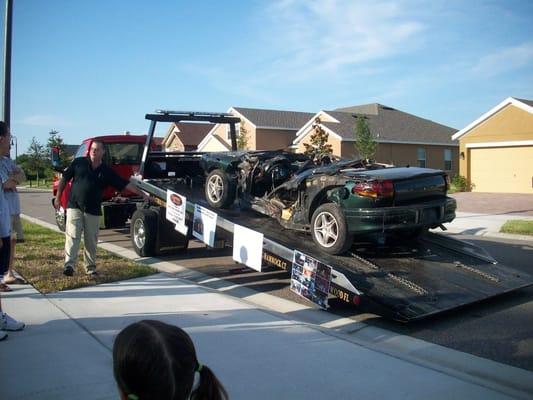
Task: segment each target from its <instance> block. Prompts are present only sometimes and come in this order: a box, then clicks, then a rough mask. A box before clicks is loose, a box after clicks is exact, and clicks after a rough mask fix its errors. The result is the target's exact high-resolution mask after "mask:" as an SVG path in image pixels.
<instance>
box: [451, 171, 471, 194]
mask: <svg viewBox="0 0 533 400" xmlns="http://www.w3.org/2000/svg"><path fill="white" fill-rule="evenodd" d="M474 187H475V185H474V184H473V183H469V182H468V180H467V179H466V178H465V177H464V176H462V175H455V176H454V177H453V179H452V182H451V188H450V189H451V190H452V191H456V192H470V191H471V190H472V189H473V188H474Z"/></svg>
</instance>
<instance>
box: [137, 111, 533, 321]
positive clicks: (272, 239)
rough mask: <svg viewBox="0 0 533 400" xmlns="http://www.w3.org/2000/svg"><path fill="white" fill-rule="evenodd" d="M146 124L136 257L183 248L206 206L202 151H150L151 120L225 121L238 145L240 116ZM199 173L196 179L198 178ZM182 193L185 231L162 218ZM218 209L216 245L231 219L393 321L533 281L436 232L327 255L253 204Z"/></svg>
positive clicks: (275, 256) (274, 256) (230, 230)
mask: <svg viewBox="0 0 533 400" xmlns="http://www.w3.org/2000/svg"><path fill="white" fill-rule="evenodd" d="M146 119H147V120H149V121H150V128H149V131H148V135H147V137H146V142H145V146H144V150H143V154H142V158H141V165H140V168H139V173H138V174H136V175H134V176H133V177H132V178H131V182H132V183H133V184H134V185H136V186H137V187H138V188H139V189H141V190H143V191H145V192H147V193H149V194H150V195H151V196H152V197H153V201H152V203H151V204H146V203H145V204H143V205H142V206H140V207H139V208H138V209H137V210H136V211H135V212H134V214H133V216H132V218H131V225H130V233H131V240H132V244H133V247H134V249H135V251H136V252H137V254H138V255H139V256H155V255H157V254H160V253H163V252H166V251H174V252H186V251H187V248H188V244H189V241H190V240H191V239H192V236H191V227H192V225H193V223H192V222H193V213H194V210H195V206H197V205H199V206H201V207H203V208H205V209H210V206H209V203H208V202H207V201H206V199H205V194H204V184H205V176H204V177H203V179H201V177H200V175H201V174H202V173H203V171H202V170H201V168H200V160H201V157H202V154H204V153H202V152H161V151H153V150H152V146H151V145H150V144H151V141H152V137H153V135H154V132H155V128H156V124H157V123H178V122H184V121H188V122H194V121H202V122H210V123H215V124H227V126H228V132H229V133H230V138H231V146H232V149H233V150H236V149H237V140H236V124H238V123H239V122H240V120H239V118H237V117H235V116H233V115H231V114H226V113H205V112H184V111H166V110H158V111H156V112H154V113H151V114H147V115H146ZM198 177H200V179H196V178H198ZM168 191H172V192H174V193H179V194H180V195H182V196H184V197H185V198H186V213H185V214H186V215H185V220H186V225H187V226H188V230H187V231H186V233H185V234H182V233H180V232H178V231H177V230H176V228H175V225H174V224H173V223H171V222H170V221H169V220H168V219H167V218H166V212H167V203H166V202H167V192H168ZM210 210H211V211H212V212H213V213H216V215H217V218H216V235H215V237H216V239H217V244H218V245H219V246H220V243H222V245H228V246H231V245H232V243H233V242H232V237H233V234H234V231H235V228H236V226H237V225H240V226H244V227H246V228H249V229H252V230H254V231H257V232H260V233H262V234H263V246H262V263H263V265H264V266H265V267H266V266H268V267H277V268H281V269H283V270H286V271H288V272H290V271H291V270H292V268H293V265H294V264H293V262H294V259H295V258H294V255H295V252H298V254H306V255H308V256H310V257H312V258H314V259H315V260H318V261H319V262H320V263H323V264H325V265H327V266H329V267H331V275H330V285H329V295H330V296H334V297H337V298H338V299H340V300H341V301H343V302H346V303H349V304H351V305H354V306H358V307H361V308H363V309H371V310H373V312H374V313H376V314H379V315H382V316H384V317H386V318H390V319H394V320H397V321H403V322H409V321H415V320H419V319H422V318H427V317H429V316H432V315H435V314H438V313H442V312H444V311H449V310H454V309H457V308H459V307H463V306H466V305H468V304H472V303H476V302H480V301H483V300H486V299H489V298H492V297H495V296H500V295H503V294H505V293H508V292H512V291H515V290H518V289H521V288H524V287H527V286H530V285H532V284H533V277H532V276H531V275H529V274H526V273H523V272H521V271H518V270H516V269H514V268H513V267H511V266H508V265H502V264H500V263H498V262H497V261H496V260H495V259H494V258H493V257H492V256H491V255H490V254H488V253H487V252H486V251H485V250H483V249H482V248H480V247H478V246H475V245H473V244H471V243H468V242H466V241H461V240H457V239H454V238H452V237H450V236H446V235H443V234H441V233H433V232H428V233H425V234H423V235H420V236H418V237H416V238H414V239H413V238H406V239H404V240H402V239H398V240H397V241H393V242H380V241H377V242H375V241H368V242H366V241H363V242H361V241H359V242H357V243H355V244H354V245H353V247H352V248H351V249H350V250H348V251H347V252H346V253H344V254H342V255H332V254H328V253H325V252H323V251H321V250H319V249H317V246H315V245H314V243H313V241H312V240H311V237H310V235H309V234H308V233H305V232H295V231H292V230H287V229H284V228H283V227H281V226H280V225H279V224H278V223H277V221H275V220H273V219H272V218H269V217H266V216H264V215H262V214H259V213H257V212H256V211H254V210H252V209H241V208H239V207H233V208H229V209H212V208H211V209H210Z"/></svg>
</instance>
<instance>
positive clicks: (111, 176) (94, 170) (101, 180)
mask: <svg viewBox="0 0 533 400" xmlns="http://www.w3.org/2000/svg"><path fill="white" fill-rule="evenodd" d="M103 157H104V144H103V143H102V142H98V141H94V142H92V144H91V148H90V149H89V157H80V158H76V159H75V160H74V161H73V162H72V164H70V166H69V167H68V168H67V169H66V170H65V172H63V176H62V178H61V181H60V182H59V187H58V189H57V193H56V197H55V198H54V207H55V208H56V209H59V207H60V199H61V194H62V192H63V189H64V188H65V186H66V184H67V182H68V181H69V180H70V179H72V189H71V193H70V199H69V201H68V206H67V221H66V228H65V234H66V235H65V236H66V240H65V268H64V270H63V273H64V274H65V275H66V276H72V275H73V274H74V267H75V266H76V263H77V259H78V250H79V247H80V241H81V234H82V231H83V242H84V244H85V251H84V252H83V256H84V265H85V272H86V273H87V275H89V276H92V277H94V276H96V274H97V273H96V245H97V241H98V228H99V220H100V215H101V210H100V207H101V203H102V192H103V190H104V188H105V187H106V186H108V185H110V186H113V187H114V188H115V189H117V190H119V191H122V190H124V189H127V190H130V191H132V192H134V193H137V194H138V195H140V196H142V197H143V198H144V200H145V201H148V200H149V197H148V195H146V194H145V193H144V192H141V191H140V190H138V189H137V188H136V187H135V186H133V185H132V184H131V183H129V182H128V181H127V180H125V179H123V178H122V177H120V176H119V175H117V174H116V173H115V172H114V171H113V170H112V169H111V168H110V167H108V166H107V165H106V164H105V163H103V161H102V159H103Z"/></svg>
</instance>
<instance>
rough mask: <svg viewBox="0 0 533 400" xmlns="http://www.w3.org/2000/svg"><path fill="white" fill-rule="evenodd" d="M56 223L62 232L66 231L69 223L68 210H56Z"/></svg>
mask: <svg viewBox="0 0 533 400" xmlns="http://www.w3.org/2000/svg"><path fill="white" fill-rule="evenodd" d="M55 217H56V224H57V227H58V228H59V230H60V231H61V232H65V227H66V225H67V210H55Z"/></svg>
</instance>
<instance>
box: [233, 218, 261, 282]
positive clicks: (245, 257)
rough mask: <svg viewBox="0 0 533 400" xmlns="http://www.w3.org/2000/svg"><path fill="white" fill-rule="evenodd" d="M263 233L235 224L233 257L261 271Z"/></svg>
mask: <svg viewBox="0 0 533 400" xmlns="http://www.w3.org/2000/svg"><path fill="white" fill-rule="evenodd" d="M262 253H263V234H262V233H259V232H256V231H254V230H252V229H248V228H246V227H244V226H241V225H237V224H235V225H233V259H234V260H235V261H237V262H240V263H241V264H244V265H246V266H248V267H250V268H253V269H255V270H256V271H259V272H261V264H262V262H261V256H262Z"/></svg>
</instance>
